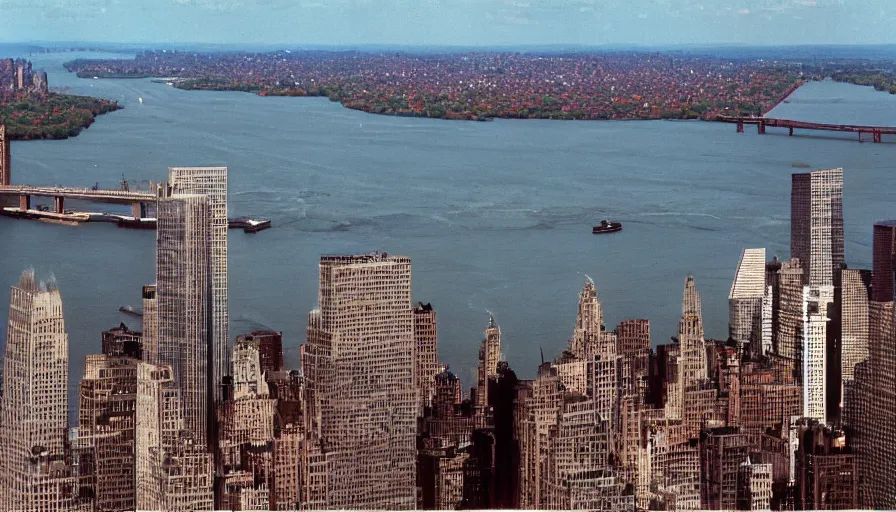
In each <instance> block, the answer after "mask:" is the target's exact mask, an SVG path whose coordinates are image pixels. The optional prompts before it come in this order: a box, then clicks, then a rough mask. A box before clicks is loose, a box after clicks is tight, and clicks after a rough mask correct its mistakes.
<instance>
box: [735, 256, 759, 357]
mask: <svg viewBox="0 0 896 512" xmlns="http://www.w3.org/2000/svg"><path fill="white" fill-rule="evenodd" d="M765 296H766V286H765V249H744V251H743V253H742V254H741V257H740V261H739V262H738V264H737V271H736V272H735V274H734V282H733V283H731V291H730V292H729V294H728V337H729V338H731V339H733V340H734V341H736V342H737V344H738V346H740V347H749V348H750V349H751V351H752V352H753V353H755V354H763V353H764V350H763V343H762V341H763V298H764V297H765Z"/></svg>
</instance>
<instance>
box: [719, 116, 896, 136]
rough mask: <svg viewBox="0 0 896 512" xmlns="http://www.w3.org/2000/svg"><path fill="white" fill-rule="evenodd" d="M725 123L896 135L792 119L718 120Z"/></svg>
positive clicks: (888, 131) (882, 129)
mask: <svg viewBox="0 0 896 512" xmlns="http://www.w3.org/2000/svg"><path fill="white" fill-rule="evenodd" d="M718 120H719V121H721V122H724V123H738V124H740V123H743V124H764V125H765V126H766V127H771V128H800V129H804V130H821V131H831V132H861V133H881V134H896V127H894V126H865V125H855V124H828V123H808V122H805V121H793V120H790V119H777V118H773V117H733V116H732V117H727V116H723V117H720V118H719V119H718Z"/></svg>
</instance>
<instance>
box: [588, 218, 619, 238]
mask: <svg viewBox="0 0 896 512" xmlns="http://www.w3.org/2000/svg"><path fill="white" fill-rule="evenodd" d="M617 231H622V223H621V222H612V221H609V220H602V221H600V225H598V226H594V227H593V228H592V229H591V234H593V235H602V234H604V233H616V232H617Z"/></svg>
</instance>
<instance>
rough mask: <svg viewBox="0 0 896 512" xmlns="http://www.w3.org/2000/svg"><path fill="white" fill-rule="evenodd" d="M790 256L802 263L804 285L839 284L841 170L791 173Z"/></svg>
mask: <svg viewBox="0 0 896 512" xmlns="http://www.w3.org/2000/svg"><path fill="white" fill-rule="evenodd" d="M790 255H791V257H793V258H797V259H799V260H800V261H801V262H802V263H803V273H804V275H805V278H806V279H805V281H806V283H807V284H810V285H814V286H828V285H830V286H840V272H841V270H842V268H843V265H844V263H845V260H844V253H843V169H828V170H821V171H812V172H809V173H798V174H794V175H793V179H792V188H791V193H790Z"/></svg>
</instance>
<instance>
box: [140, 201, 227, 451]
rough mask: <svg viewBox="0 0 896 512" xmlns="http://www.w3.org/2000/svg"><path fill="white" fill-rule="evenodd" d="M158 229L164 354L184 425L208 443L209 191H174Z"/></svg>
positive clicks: (210, 409)
mask: <svg viewBox="0 0 896 512" xmlns="http://www.w3.org/2000/svg"><path fill="white" fill-rule="evenodd" d="M158 209H159V213H158V225H157V228H156V232H157V235H156V240H157V247H156V250H157V259H156V301H157V302H158V326H159V327H158V347H159V348H158V357H157V359H148V362H150V363H153V364H161V365H169V366H171V368H172V370H173V371H174V379H175V382H176V383H177V387H178V388H179V389H180V393H181V394H180V399H181V402H182V404H183V408H184V428H185V429H186V430H188V431H190V432H191V433H192V435H193V440H194V442H195V443H197V444H201V445H205V446H207V445H208V428H209V427H210V426H211V425H210V424H209V414H210V413H211V412H213V411H214V408H213V407H212V406H211V403H210V399H211V396H212V395H211V386H212V382H211V380H210V378H209V373H208V369H209V368H210V367H211V361H210V349H211V315H210V308H211V303H212V299H211V282H210V281H211V280H210V261H209V255H210V251H209V241H210V239H211V236H210V233H209V227H210V222H209V208H208V200H207V199H206V196H204V195H198V194H174V195H171V196H169V197H163V198H161V199H160V200H159V206H158Z"/></svg>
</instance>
